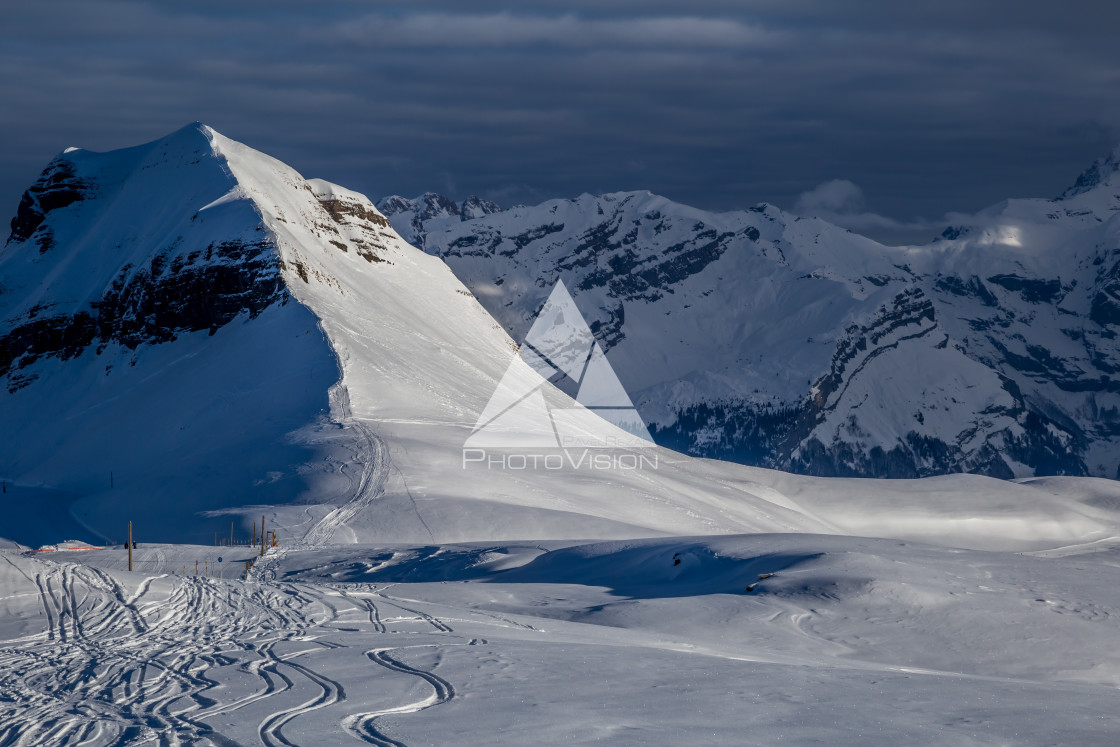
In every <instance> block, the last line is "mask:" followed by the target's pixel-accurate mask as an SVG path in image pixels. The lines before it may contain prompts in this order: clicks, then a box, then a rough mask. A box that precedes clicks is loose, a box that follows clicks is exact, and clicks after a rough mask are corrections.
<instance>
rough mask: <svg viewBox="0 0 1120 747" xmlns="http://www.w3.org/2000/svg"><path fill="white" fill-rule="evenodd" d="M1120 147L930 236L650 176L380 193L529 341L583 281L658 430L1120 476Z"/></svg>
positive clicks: (855, 456)
mask: <svg viewBox="0 0 1120 747" xmlns="http://www.w3.org/2000/svg"><path fill="white" fill-rule="evenodd" d="M1118 162H1120V156H1118V155H1117V154H1113V156H1112V157H1110V158H1109V159H1104V160H1102V161H1101V162H1099V163H1098V164H1096V165H1095V166H1094V167H1093V168H1091V169H1090V170H1089V171H1088V172H1086V175H1084V176H1083V177H1082V178H1081V179H1080V180H1079V182H1078V186H1076V187H1075V188H1072V189H1071V190H1070V191H1069V192H1067V193H1066V194H1065V195H1063V197H1062V198H1059V199H1058V200H1013V201H1010V202H1008V203H1006V204H1005V205H1001V206H996V207H995V208H992V209H990V210H988V211H985V212H983V213H981V214H979V215H978V216H975V217H974V218H973V219H970V221H969V222H968V225H962V226H957V227H954V228H952V229H949V230H947V231H946V233H945V235H944V236H943V237H942V238H941V239H939V240H938V241H936V242H934V243H932V244H930V245H928V246H923V247H902V248H895V247H886V246H882V245H879V244H877V243H875V242H873V241H871V240H869V239H866V238H864V237H861V236H858V235H855V234H852V233H850V232H847V231H844V230H842V229H839V228H837V227H835V226H833V225H830V224H828V223H826V222H823V221H820V220H816V219H811V220H809V219H800V218H796V217H795V216H791V215H788V214H786V213H783V212H782V211H780V210H778V209H777V208H775V207H773V206H769V205H760V206H757V207H755V208H751V209H750V210H747V211H741V212H732V213H724V214H713V213H707V212H704V211H700V210H696V209H694V208H690V207H688V206H685V205H680V204H677V203H673V202H671V201H669V200H666V199H665V198H662V197H657V196H655V195H652V194H649V193H642V192H628V193H618V194H608V195H602V196H598V197H596V196H591V195H583V196H581V197H579V198H576V199H574V200H552V201H549V202H545V203H542V204H541V205H538V206H535V207H528V208H525V207H521V208H514V209H512V210H509V211H506V212H498V211H496V210H495V209H493V208H491V209H490V212H488V213H487V214H485V215H481V216H479V215H477V214H476V213H475V212H470V213H468V212H466V211H460V210H456V206H455V204H454V203H453V202H451V201H449V200H447V199H446V198H443V197H440V196H439V195H433V194H428V195H424V196H423V197H422V198H418V199H416V200H412V201H408V200H403V199H402V198H399V197H394V198H387V199H386V200H383V201H382V203H381V204H382V205H383V206H385V208H386V210H387V212H388V213H391V214H390V215H389V218H390V220H391V221H392V223H393V225H394V226H395V227H396V228H397V229H398V230H400V231H402V233H404V234H405V235H406V236H410V237H412V240H413V241H414V243H416V244H417V245H418V246H423V247H426V249H427V250H428V251H429V252H431V253H433V254H436V255H438V256H440V257H442V258H443V259H445V260H446V261H447V262H448V263H449V264H450V265H451V267H452V268H453V269H454V270H455V272H456V274H457V275H458V276H459V277H460V278H461V279H462V280H463V281H464V282H465V283H466V284H467V285H468V286H469V287H470V288H471V289H472V290H473V291H474V292H475V294H476V296H477V297H478V298H479V299H480V300H481V301H482V303H483V304H484V305H485V306H486V307H487V309H489V310H490V312H491V313H492V314H494V315H495V317H496V318H498V319H499V320H500V321H501V322H502V324H503V326H505V327H506V329H508V330H509V331H510V332H511V334H512V335H513V336H514V337H515V338H516V337H518V335H519V334H522V333H523V332H524V330H525V329H526V328H527V325H528V324H529V322H530V321H531V319H532V317H533V315H534V314H535V312H536V310H537V308H539V306H540V304H541V303H542V302H543V300H544V298H545V296H546V295H547V294H548V292H549V290H550V289H551V287H552V285H553V284H554V283H555V282H556V280H557V279H563V280H564V281H565V283H566V284H567V285H568V286H569V288H571V290H572V293H573V295H574V297H575V299H576V302H577V303H578V304H579V306H580V308H581V311H582V312H583V314H584V315H585V316H586V317H587V318H588V319H589V321H591V322H592V327H593V329H594V331H595V333H596V335H597V336H598V338H599V340H600V342H601V343H602V344H603V345H604V346H605V347H606V348H607V349H608V354H609V355H610V358H611V361H612V363H613V365H614V366H615V367H616V369H617V370H618V372H619V375H620V377H621V378H622V380H623V382H624V383H625V384H626V385H627V387H628V388H629V389H630V391H631V393H632V394H635V395H636V402H637V404H638V407H639V410H640V411H641V412H642V414H643V416H644V417H645V418H646V420H647V422H649V423H650V424H651V430H652V431H653V432H654V434H655V437H656V438H657V439H658V441H659V442H660V443H663V444H666V445H670V446H673V447H676V448H680V449H681V450H684V451H688V452H689V453H693V454H698V455H706V456H716V457H720V458H729V459H734V460H737V461H741V462H746V463H750V464H760V465H767V466H775V467H780V468H784V469H792V470H795V471H799V472H806V473H810V474H823V475H863V476H876V477H884V476H885V477H892V476H893V477H911V476H918V475H932V474H939V473H945V472H955V471H976V472H981V473H985V474H990V475H994V476H997V477H1005V478H1007V477H1014V476H1021V477H1022V476H1031V475H1035V474H1092V475H1099V476H1107V477H1114V476H1116V475H1117V474H1118V470H1120V457H1118V456H1117V454H1120V450H1118V449H1117V448H1116V447H1117V446H1118V440H1120V415H1118V413H1120V409H1118V408H1120V386H1118V385H1117V384H1116V381H1115V379H1114V375H1115V373H1116V372H1117V371H1120V358H1117V353H1116V346H1115V345H1114V344H1113V342H1112V341H1113V339H1114V337H1115V335H1116V334H1117V331H1118V326H1120V312H1118V311H1117V309H1120V300H1118V299H1120V291H1118V290H1117V289H1118V288H1120V285H1118V283H1120V280H1118V278H1120V218H1117V210H1118V209H1120V177H1118V176H1117V175H1116V164H1117V163H1118ZM433 206H438V207H439V209H438V210H437V209H435V208H434V207H433Z"/></svg>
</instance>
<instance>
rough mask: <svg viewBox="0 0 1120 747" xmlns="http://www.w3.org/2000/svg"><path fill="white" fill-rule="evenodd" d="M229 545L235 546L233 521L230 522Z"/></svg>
mask: <svg viewBox="0 0 1120 747" xmlns="http://www.w3.org/2000/svg"><path fill="white" fill-rule="evenodd" d="M229 546H230V547H233V522H232V521H231V522H230V523H229Z"/></svg>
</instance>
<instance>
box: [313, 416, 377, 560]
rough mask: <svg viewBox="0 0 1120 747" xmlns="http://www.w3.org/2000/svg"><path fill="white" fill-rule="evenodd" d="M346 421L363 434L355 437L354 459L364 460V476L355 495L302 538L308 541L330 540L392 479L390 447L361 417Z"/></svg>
mask: <svg viewBox="0 0 1120 747" xmlns="http://www.w3.org/2000/svg"><path fill="white" fill-rule="evenodd" d="M345 422H346V425H348V426H349V427H352V428H354V429H356V430H357V431H358V433H360V434H361V436H362V438H361V439H355V443H356V444H357V452H358V453H356V454H355V461H357V462H360V463H361V464H362V476H361V478H360V480H359V481H358V486H357V488H356V489H355V491H354V497H353V498H351V499H350V500H349V501H348V502H346V503H345V504H343V505H342V506H339V507H338V508H336V509H334V510H333V511H331V512H330V513H329V514H327V515H326V516H324V517H323V518H322V519H321V520H320V521H319V523H317V524H316V525H315V526H314V527H312V528H311V529H310V530H309V531H308V533H307V535H306V536H305V537H304V539H303V541H304V542H305V543H307V544H308V545H312V546H314V545H324V544H328V543H330V542H331V540H332V539H333V538H334V535H335V533H336V532H337V531H338V530H339V529H341V528H342V527H343V526H345V525H346V524H347V522H349V521H351V520H352V519H353V518H354V517H355V516H357V515H358V514H360V513H361V512H362V511H364V510H365V509H366V508H367V507H368V506H369V504H370V503H372V502H373V501H374V500H375V499H376V498H377V497H378V496H380V495H381V494H382V493H383V492H384V491H385V483H386V481H387V480H388V479H389V469H390V459H389V449H388V447H387V446H386V445H385V442H384V441H383V440H382V439H381V438H379V437H378V436H377V435H376V434H375V433H374V432H373V431H372V430H370V428H369V427H368V426H367V425H365V424H364V423H362V422H361V421H359V420H355V419H353V418H347V419H346V421H345Z"/></svg>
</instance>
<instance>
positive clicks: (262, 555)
mask: <svg viewBox="0 0 1120 747" xmlns="http://www.w3.org/2000/svg"><path fill="white" fill-rule="evenodd" d="M261 557H262V558H263V557H264V515H263V514H262V515H261Z"/></svg>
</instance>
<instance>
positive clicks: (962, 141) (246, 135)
mask: <svg viewBox="0 0 1120 747" xmlns="http://www.w3.org/2000/svg"><path fill="white" fill-rule="evenodd" d="M919 5H921V6H926V5H929V6H930V7H911V6H919ZM684 8H685V6H681V5H680V4H679V3H676V2H674V3H669V2H662V1H661V0H650V1H649V2H641V3H639V2H636V0H635V1H634V2H631V1H629V0H616V1H615V2H605V3H604V2H599V3H592V2H590V1H589V0H588V2H574V3H565V4H559V3H550V2H535V3H532V4H523V5H519V6H516V8H511V7H510V6H508V5H506V4H503V3H487V2H479V3H472V6H471V9H470V11H466V10H464V6H463V4H462V3H458V2H455V3H452V2H426V3H420V4H415V5H409V6H399V5H394V4H383V3H369V2H357V1H355V2H333V3H317V4H314V5H311V4H306V3H302V2H295V1H294V0H269V1H268V2H265V1H264V0H254V1H251V2H242V3H236V4H230V3H219V2H215V1H212V0H187V1H185V2H183V3H176V4H168V3H162V2H154V1H153V2H126V1H124V0H113V1H112V2H99V3H90V2H88V1H87V0H58V1H57V2H53V3H34V4H32V3H28V4H16V3H9V4H4V6H3V7H2V8H0V96H3V98H4V101H5V102H6V105H5V107H4V108H3V109H2V110H0V142H3V143H4V145H3V148H2V149H0V154H2V155H0V158H2V159H3V163H2V166H3V168H0V208H3V209H2V210H0V212H5V213H11V212H13V211H14V208H15V205H16V202H17V201H18V198H19V193H20V192H21V191H22V190H23V189H24V188H25V187H26V186H27V184H28V183H29V182H30V181H32V180H33V179H34V177H35V176H36V174H37V173H38V171H39V170H40V169H41V168H42V166H43V165H44V164H45V162H46V161H47V160H48V159H49V158H50V157H51V156H52V155H53V154H54V153H55V152H57V151H58V150H60V149H62V148H63V147H65V146H68V145H78V146H83V147H90V148H93V149H108V148H115V147H121V146H125V145H131V144H135V143H138V142H142V141H145V140H149V139H152V138H155V137H159V136H160V135H162V134H165V133H166V132H169V131H171V130H173V129H175V128H176V127H179V126H181V125H182V124H184V123H186V122H188V121H191V120H195V119H201V120H203V121H205V122H207V123H209V124H211V125H213V126H214V127H216V128H217V129H218V130H220V131H222V132H224V133H225V134H227V135H229V136H231V137H234V138H236V139H239V140H243V141H245V142H248V143H249V144H251V145H253V146H254V147H257V148H260V149H262V150H265V151H268V152H270V153H272V154H274V155H276V156H277V157H279V158H282V159H284V160H286V161H288V162H289V163H291V164H292V165H293V166H295V167H296V168H298V169H299V170H300V171H302V172H303V173H305V174H307V175H308V176H322V177H324V178H327V179H331V180H333V181H338V182H341V183H343V184H346V185H347V186H351V187H353V188H355V189H359V190H362V191H365V192H367V193H370V194H371V195H374V196H376V195H380V194H387V193H402V194H416V193H419V192H421V191H424V190H426V189H437V190H438V189H448V188H449V187H451V188H452V191H454V190H458V191H459V194H455V195H452V196H454V197H463V196H465V195H466V194H470V193H477V194H482V195H492V196H500V197H501V199H502V201H503V202H505V203H506V204H509V203H512V202H519V201H526V202H528V201H535V200H539V199H541V198H542V197H549V196H565V195H574V194H578V193H580V192H583V191H605V190H615V189H638V188H641V189H651V190H653V191H655V192H659V193H662V194H665V195H667V196H669V197H671V198H674V199H678V200H681V201H685V202H689V203H693V204H696V205H698V206H701V207H707V208H713V209H729V208H740V207H744V206H747V205H750V204H753V203H755V202H758V201H763V200H765V201H769V202H775V203H777V204H779V205H783V206H785V207H792V206H793V205H794V204H795V203H797V201H798V198H799V197H802V196H803V195H805V194H806V193H809V194H812V192H813V190H814V188H815V187H816V186H817V185H821V184H822V183H824V182H827V181H828V180H830V179H833V178H834V177H835V176H836V175H843V176H844V177H846V178H847V179H850V180H851V182H852V183H853V186H854V185H855V184H859V185H861V186H862V190H860V192H861V194H863V193H865V194H864V196H863V198H862V199H863V200H864V204H865V205H871V206H874V212H868V210H867V209H866V208H865V207H861V208H858V209H857V208H852V209H848V208H845V209H844V210H836V209H835V207H836V206H834V209H833V211H832V212H833V213H834V215H835V216H839V217H840V219H842V220H844V221H846V223H845V225H847V226H848V227H851V228H853V229H854V230H875V226H876V225H878V226H879V227H880V228H882V229H884V230H894V229H896V228H899V227H902V228H907V227H911V228H913V227H914V226H918V225H919V224H921V225H922V230H924V229H925V226H924V224H923V223H922V221H921V220H919V219H915V218H912V217H910V216H940V215H944V214H945V213H947V212H949V211H953V210H957V211H971V210H976V209H978V208H980V207H983V206H984V205H986V204H988V203H991V202H994V201H996V200H998V199H1001V198H1003V197H1007V196H1026V195H1051V194H1055V193H1057V192H1060V191H1061V190H1062V189H1063V188H1064V187H1065V186H1066V184H1067V183H1069V182H1071V181H1072V180H1073V178H1074V177H1075V176H1076V174H1077V172H1078V171H1080V170H1081V168H1083V167H1084V166H1086V165H1088V163H1090V162H1091V161H1092V160H1093V159H1094V158H1096V157H1097V156H1099V155H1101V154H1102V153H1104V152H1105V151H1106V150H1107V149H1108V148H1109V147H1110V146H1111V144H1112V142H1113V140H1116V139H1120V138H1118V136H1120V98H1118V97H1116V96H1115V90H1116V84H1117V82H1118V81H1120V60H1118V57H1117V55H1116V54H1115V52H1114V51H1113V46H1114V39H1112V38H1111V34H1112V33H1113V30H1114V29H1115V28H1116V25H1117V21H1120V17H1118V10H1117V6H1115V5H1114V4H1111V3H1088V2H1076V1H1074V2H1070V3H1065V4H1063V5H1062V6H1061V7H1060V8H1055V6H1053V4H1052V3H1049V2H1046V3H1043V2H1037V1H1036V0H1021V1H1020V2H1016V3H1007V2H1002V1H1000V2H990V3H974V2H964V1H963V0H947V1H946V2H942V3H938V4H936V7H933V5H932V4H897V3H886V2H872V1H871V0H851V2H845V3H843V4H839V3H829V2H825V0H781V2H779V1H778V0H755V1H753V2H731V1H730V0H727V1H722V2H721V1H710V2H697V3H692V4H689V5H688V6H687V10H685V9H684ZM857 189H859V188H857ZM824 197H827V195H823V196H819V198H820V199H824ZM804 199H808V198H804ZM825 207H826V206H824V205H822V204H818V205H817V207H816V208H815V209H816V210H817V211H818V212H823V211H824V210H825ZM799 209H802V210H804V209H806V208H805V205H804V204H801V205H799ZM887 216H892V217H887ZM859 226H863V228H860V227H859ZM868 226H870V228H867V227H868Z"/></svg>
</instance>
